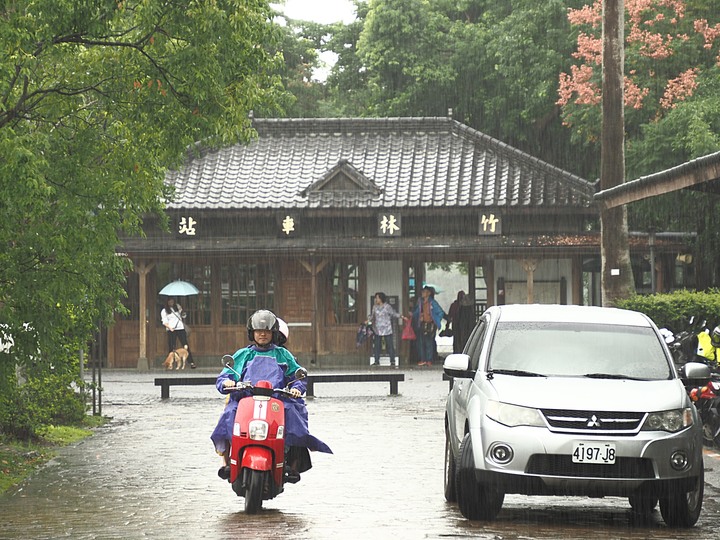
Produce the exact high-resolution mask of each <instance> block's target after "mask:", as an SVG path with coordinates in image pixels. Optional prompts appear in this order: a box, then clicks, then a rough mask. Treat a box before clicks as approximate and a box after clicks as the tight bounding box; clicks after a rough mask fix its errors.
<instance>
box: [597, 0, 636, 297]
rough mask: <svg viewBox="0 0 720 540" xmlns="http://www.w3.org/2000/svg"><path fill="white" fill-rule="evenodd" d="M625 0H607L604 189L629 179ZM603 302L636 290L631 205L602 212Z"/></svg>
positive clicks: (601, 172)
mask: <svg viewBox="0 0 720 540" xmlns="http://www.w3.org/2000/svg"><path fill="white" fill-rule="evenodd" d="M624 16H625V2H624V0H604V2H603V66H602V96H603V101H602V134H601V152H600V189H602V190H605V189H609V188H611V187H615V186H618V185H620V184H622V183H623V182H624V181H625V113H624V109H623V99H624V83H623V70H624V62H625V61H624V57H625V54H624V40H625V36H624V34H625V30H624V28H625V17H624ZM600 231H601V246H602V247H601V257H602V304H603V305H604V306H613V305H615V303H616V302H617V301H618V300H622V299H624V298H627V297H629V296H630V295H631V294H632V293H633V292H634V290H635V285H634V279H633V274H632V266H631V264H630V251H629V248H628V225H627V208H626V207H625V206H624V205H623V206H619V207H616V208H611V209H607V210H603V211H601V213H600Z"/></svg>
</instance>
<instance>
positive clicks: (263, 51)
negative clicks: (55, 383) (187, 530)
mask: <svg viewBox="0 0 720 540" xmlns="http://www.w3.org/2000/svg"><path fill="white" fill-rule="evenodd" d="M271 16H272V12H271V10H270V7H269V5H268V3H267V2H266V1H265V0H243V1H240V0H215V1H213V2H203V1H197V2H182V3H178V2H173V1H171V0H126V1H122V2H118V1H116V0H11V1H10V0H8V1H3V2H0V21H1V23H0V324H2V325H3V326H2V327H0V328H2V330H3V332H4V333H5V335H6V338H9V336H12V339H13V340H14V346H13V347H11V348H9V350H8V349H7V348H6V349H5V352H3V353H0V395H6V394H7V393H9V392H11V391H12V390H13V387H14V385H15V378H14V376H15V366H16V365H18V364H19V365H21V366H25V367H26V368H27V370H26V372H27V373H28V374H29V375H30V376H32V374H33V373H34V371H35V370H36V369H37V362H38V360H39V361H40V362H42V363H47V364H49V363H52V364H53V367H55V368H58V369H59V368H62V369H60V371H63V372H64V371H67V369H70V368H71V367H72V365H73V362H74V363H75V364H76V363H77V358H75V355H74V354H73V352H74V351H77V349H78V348H79V347H80V346H81V345H82V344H84V343H87V341H88V340H89V339H90V337H91V335H92V331H93V328H94V326H95V325H96V324H97V322H99V321H104V322H110V321H111V320H112V317H113V314H114V313H115V312H116V311H118V310H121V309H122V305H121V298H122V295H123V284H124V281H125V275H126V272H128V271H129V270H130V262H129V261H128V260H127V259H126V258H124V257H120V256H117V255H116V248H117V247H118V246H119V245H120V237H121V236H122V235H131V234H141V233H142V229H141V228H142V220H143V216H144V215H146V214H147V213H160V212H161V211H162V209H163V207H164V203H165V200H166V197H167V196H169V195H170V194H169V193H167V192H166V190H165V188H164V184H163V179H164V173H165V171H166V169H167V168H168V167H172V166H175V165H177V164H179V163H180V160H181V159H182V158H183V155H184V154H185V152H186V149H187V147H188V146H189V145H192V144H193V143H195V142H196V141H203V143H204V144H207V145H217V144H229V143H233V142H236V141H242V140H247V139H248V138H249V137H250V136H251V134H252V130H251V126H250V123H249V120H248V111H249V110H251V109H254V110H256V111H260V112H261V113H268V114H269V113H271V112H272V111H274V110H276V106H277V103H278V102H279V101H280V99H281V95H282V93H283V92H282V89H281V86H280V84H279V77H277V76H276V75H274V73H275V72H277V66H278V61H279V60H280V59H281V58H280V56H279V55H277V54H276V53H274V52H273V51H276V50H277V44H276V42H277V36H278V34H277V28H276V27H275V26H273V24H272V23H271ZM75 367H76V365H75ZM34 368H35V369H34ZM0 418H2V414H0Z"/></svg>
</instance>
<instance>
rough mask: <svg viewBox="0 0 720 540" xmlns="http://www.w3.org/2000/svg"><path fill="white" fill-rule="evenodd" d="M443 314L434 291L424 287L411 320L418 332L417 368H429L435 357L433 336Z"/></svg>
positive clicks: (426, 286)
mask: <svg viewBox="0 0 720 540" xmlns="http://www.w3.org/2000/svg"><path fill="white" fill-rule="evenodd" d="M444 318H445V312H444V311H443V308H441V307H440V304H438V303H437V300H435V289H433V288H432V287H430V286H429V285H425V286H424V287H423V288H422V291H420V299H419V300H418V303H417V305H416V306H415V311H413V320H416V321H418V322H417V325H418V328H419V329H420V332H419V334H418V337H417V344H418V359H419V362H418V366H431V365H432V363H433V360H434V357H435V335H436V334H437V330H438V328H440V326H441V325H442V320H443V319H444Z"/></svg>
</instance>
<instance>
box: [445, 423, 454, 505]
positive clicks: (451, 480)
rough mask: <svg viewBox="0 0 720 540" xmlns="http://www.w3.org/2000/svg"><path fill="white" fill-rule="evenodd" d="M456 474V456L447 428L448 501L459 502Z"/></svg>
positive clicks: (446, 486) (446, 477) (446, 467)
mask: <svg viewBox="0 0 720 540" xmlns="http://www.w3.org/2000/svg"><path fill="white" fill-rule="evenodd" d="M456 475H457V467H456V466H455V456H454V455H453V452H452V445H451V444H450V432H449V431H448V429H447V428H445V500H446V501H447V502H451V503H454V502H457V488H456V484H455V476H456Z"/></svg>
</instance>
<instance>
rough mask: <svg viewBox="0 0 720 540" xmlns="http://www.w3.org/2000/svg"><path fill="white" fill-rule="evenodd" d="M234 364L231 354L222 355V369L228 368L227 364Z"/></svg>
mask: <svg viewBox="0 0 720 540" xmlns="http://www.w3.org/2000/svg"><path fill="white" fill-rule="evenodd" d="M234 362H235V360H234V359H233V357H232V355H231V354H226V355H223V357H222V359H221V360H220V363H221V364H222V365H223V367H228V364H230V365H232V364H233V363H234Z"/></svg>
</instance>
